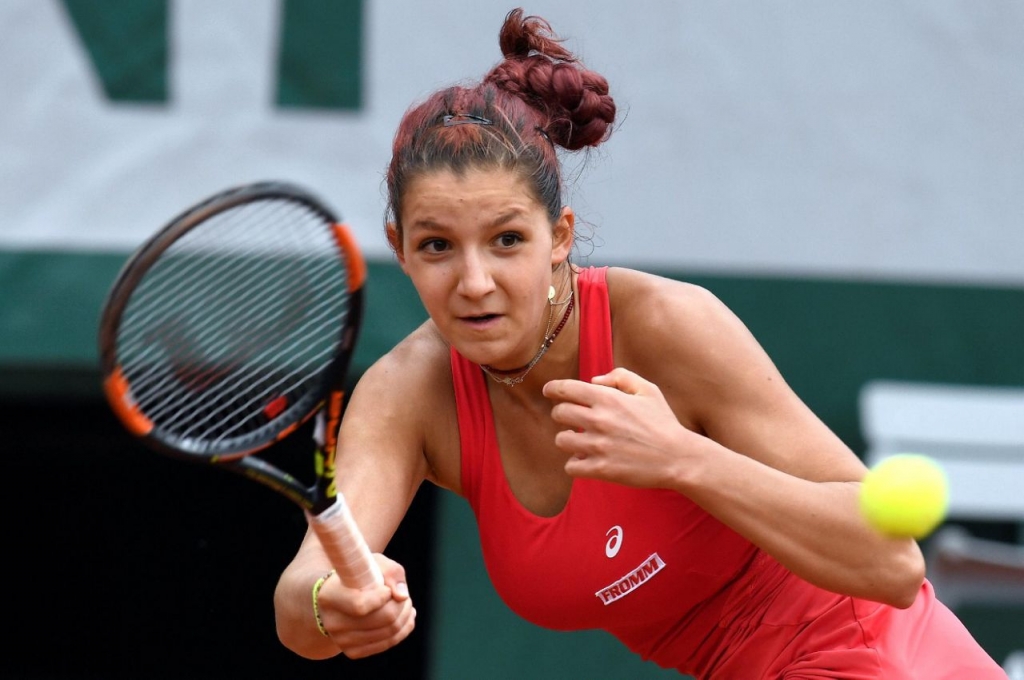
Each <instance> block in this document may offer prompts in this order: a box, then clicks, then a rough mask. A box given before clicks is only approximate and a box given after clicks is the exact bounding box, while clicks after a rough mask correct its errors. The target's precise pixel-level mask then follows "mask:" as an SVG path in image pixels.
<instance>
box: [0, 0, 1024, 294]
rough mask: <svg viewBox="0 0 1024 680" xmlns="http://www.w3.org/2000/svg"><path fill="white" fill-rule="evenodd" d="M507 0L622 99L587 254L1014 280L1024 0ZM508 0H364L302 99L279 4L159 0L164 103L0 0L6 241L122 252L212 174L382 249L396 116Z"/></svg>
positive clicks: (590, 198) (469, 69)
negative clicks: (348, 82) (341, 62)
mask: <svg viewBox="0 0 1024 680" xmlns="http://www.w3.org/2000/svg"><path fill="white" fill-rule="evenodd" d="M524 8H525V9H526V10H527V12H529V13H534V14H540V15H542V16H544V17H546V18H548V19H549V20H550V21H551V23H552V24H553V26H554V28H555V30H556V31H557V32H559V33H561V34H563V35H564V36H566V37H567V38H568V45H569V47H571V48H572V49H574V50H576V51H577V52H578V54H579V55H580V56H582V57H583V59H584V60H585V61H586V63H587V64H588V65H589V66H591V67H593V68H595V69H596V70H598V71H600V72H602V73H603V74H605V75H606V76H607V77H608V79H609V81H610V83H611V87H612V93H613V94H614V95H615V96H616V98H617V101H618V103H619V105H620V111H621V116H620V118H621V122H620V123H619V127H618V128H617V130H616V131H615V133H614V135H613V136H612V139H611V141H610V142H609V143H608V144H607V145H605V146H604V147H602V148H601V150H600V151H598V153H596V154H593V155H592V156H591V158H590V161H589V165H588V166H587V167H588V169H587V170H586V171H585V172H584V173H583V174H582V176H581V177H580V178H579V180H578V182H577V184H576V185H575V187H576V188H574V189H573V190H572V191H571V193H570V195H569V197H568V198H569V200H570V202H572V203H573V204H574V205H575V206H576V208H577V210H578V213H579V215H580V217H581V218H582V219H583V220H584V221H585V222H587V223H589V224H592V225H593V227H594V231H595V237H596V238H595V240H596V242H597V244H598V247H597V249H596V251H594V253H593V255H592V256H591V257H590V260H591V261H592V262H593V261H613V262H619V263H637V264H643V265H647V266H655V267H666V268H671V269H673V270H683V269H686V270H692V271H705V272H713V273H714V272H722V273H735V274H743V273H780V274H786V275H797V276H800V275H825V276H837V277H866V278H870V279H877V278H886V279H929V280H938V281H962V282H977V283H996V284H1008V285H1014V286H1017V285H1021V284H1024V265H1022V263H1024V125H1022V123H1021V121H1024V67H1022V64H1024V40H1021V36H1022V35H1024V5H1022V4H1021V3H1019V2H1015V1H1013V0H1003V1H992V2H985V3H963V2H954V1H953V0H941V1H931V0H914V1H907V2H899V3H893V2H889V1H888V0H870V1H864V2H828V3H809V2H799V1H797V0H792V1H789V2H785V1H784V2H772V3H765V2H761V1H760V0H736V1H733V2H714V3H711V2H698V1H696V0H693V1H688V2H679V1H676V0H661V1H654V0H637V1H634V2H621V0H591V1H585V0H537V1H536V2H534V3H533V4H532V5H530V6H525V7H524ZM508 9H510V5H509V4H508V3H507V2H497V0H474V1H471V2H467V1H465V0H462V1H460V2H454V1H451V0H436V1H434V2H429V3H423V2H388V1H384V0H379V1H373V0H367V1H366V2H365V12H364V15H363V27H362V30H363V36H364V38H363V45H364V54H363V62H362V68H363V69H364V71H363V87H364V90H363V93H362V101H363V104H362V108H361V109H360V110H358V111H331V110H305V111H304V110H296V109H281V108H276V107H275V106H274V105H273V97H272V95H271V93H272V91H273V89H274V87H275V83H274V78H275V76H274V74H275V63H276V59H277V58H278V56H279V55H278V53H277V45H278V37H279V29H280V26H279V21H280V15H281V7H280V5H279V3H278V2H277V1H276V0H215V1H210V0H172V1H171V2H170V3H169V11H170V20H169V24H168V25H169V29H170V37H169V41H170V50H169V53H170V55H171V60H170V64H169V74H168V83H169V94H168V101H167V102H165V103H153V104H131V103H124V102H113V101H110V100H108V99H107V98H106V97H105V96H104V94H103V89H102V88H101V87H100V83H99V82H98V81H97V77H96V71H95V69H94V68H93V67H92V65H91V62H90V55H89V53H88V52H87V51H86V49H85V48H84V47H83V42H82V40H81V39H80V37H79V36H78V35H77V34H76V30H75V26H74V25H73V23H72V22H71V21H70V20H69V18H68V15H67V13H66V12H65V11H64V9H63V8H62V6H61V3H60V2H57V1H56V0H0V98H2V99H0V102H2V106H0V248H7V249H37V248H42V249H52V248H58V249H67V248H74V249H87V250H97V249H98V250H112V249H113V250H120V249H129V248H132V247H134V246H135V245H137V244H138V243H139V242H141V241H142V240H143V239H144V238H145V237H146V236H147V235H148V234H149V233H151V232H152V231H153V230H154V229H156V228H157V227H159V226H160V225H161V224H163V223H164V222H165V221H166V220H168V219H169V218H171V217H172V216H174V215H175V214H177V213H178V212H179V211H180V210H181V209H182V208H184V207H185V206H186V205H187V204H189V203H190V202H192V201H194V200H197V199H199V198H201V197H204V196H205V195H207V194H210V193H212V192H214V191H217V190H220V189H222V188H225V187H227V186H231V185H235V184H239V183H242V182H245V181H249V180H255V179H284V180H289V181H294V182H298V183H301V184H304V185H307V186H308V187H309V188H311V189H313V190H314V191H316V192H317V193H319V194H321V195H322V196H323V197H324V198H326V199H327V200H328V202H330V203H332V204H333V205H334V206H335V207H336V208H337V209H338V210H339V212H341V213H342V214H343V215H344V216H345V218H346V219H347V220H348V221H349V222H350V223H351V224H352V226H353V228H354V229H355V231H356V233H357V236H358V238H359V239H360V240H361V241H362V243H363V244H364V247H365V249H366V251H367V254H368V255H369V256H371V257H381V258H386V257H388V256H389V252H388V250H387V247H386V244H385V241H384V238H383V234H382V219H383V210H384V200H383V193H382V192H383V183H382V180H383V171H384V167H385V165H386V164H387V161H388V158H389V153H390V141H391V135H392V133H393V131H394V128H395V126H396V124H397V123H398V120H399V118H400V116H401V115H402V113H403V111H404V110H405V108H406V107H407V106H408V105H409V104H410V103H411V102H412V101H413V100H415V99H418V98H419V97H421V96H423V95H425V94H427V93H428V92H430V91H432V90H433V89H435V88H437V87H439V86H441V85H444V84H449V83H453V82H455V81H460V80H463V79H466V78H471V77H478V76H481V75H483V74H484V73H485V72H486V71H487V70H488V69H489V68H490V67H491V66H492V65H493V64H494V63H495V62H496V61H497V60H498V58H499V57H500V53H499V50H498V45H497V32H498V28H499V26H500V23H501V20H502V18H503V17H504V15H505V13H506V12H507V11H508ZM574 170H575V168H574V167H570V168H569V171H570V172H569V173H568V175H569V176H570V177H569V179H570V181H571V180H572V179H573V176H574ZM584 254H585V255H586V254H587V253H586V252H584Z"/></svg>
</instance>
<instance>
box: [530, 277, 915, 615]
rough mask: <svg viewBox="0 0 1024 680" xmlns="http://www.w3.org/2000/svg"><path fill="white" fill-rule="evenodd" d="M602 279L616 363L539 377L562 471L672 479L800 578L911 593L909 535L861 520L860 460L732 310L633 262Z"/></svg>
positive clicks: (881, 594) (643, 481)
mask: <svg viewBox="0 0 1024 680" xmlns="http://www.w3.org/2000/svg"><path fill="white" fill-rule="evenodd" d="M609 289H610V292H611V293H612V313H613V323H614V328H615V331H614V341H615V352H616V361H617V363H618V365H620V366H624V367H625V368H620V369H616V370H615V371H613V372H611V373H610V374H609V375H608V376H605V377H599V378H598V379H595V381H594V382H595V383H596V384H594V385H585V384H583V383H579V382H575V383H574V382H571V381H556V383H552V384H550V385H549V387H548V394H549V396H550V397H552V398H554V399H555V400H556V402H563V405H556V408H555V410H554V411H553V416H554V417H555V418H556V420H558V419H560V418H564V419H566V420H565V421H563V422H564V424H567V425H571V426H572V427H573V430H570V431H565V432H562V433H560V434H559V446H561V447H562V448H563V449H565V450H567V451H568V452H570V453H571V454H573V458H572V459H571V460H570V461H569V463H568V465H567V466H566V469H567V471H569V472H570V474H575V475H579V476H594V477H604V478H608V479H611V480H613V481H618V482H620V483H627V484H633V485H637V486H658V487H663V488H672V489H675V490H677V491H679V492H680V493H684V494H686V495H687V496H689V497H690V498H691V499H693V500H694V501H695V502H696V503H698V504H699V505H701V507H703V508H704V509H705V510H707V511H708V512H710V513H711V514H712V515H714V516H715V517H717V518H718V519H719V520H721V521H722V522H723V523H725V524H727V525H728V526H730V527H731V528H732V529H734V530H735V531H737V532H738V533H740V534H741V535H743V536H745V537H746V538H747V539H749V540H750V541H751V542H753V543H754V544H756V545H758V546H759V547H761V548H762V549H764V550H765V551H766V552H768V553H769V554H771V555H772V556H773V557H775V558H776V559H777V560H779V561H780V562H781V563H782V564H783V565H785V566H786V567H787V568H789V569H790V570H792V571H793V572H794V573H796V574H798V575H799V576H801V577H802V578H804V579H806V580H808V581H810V582H812V583H814V584H816V585H818V586H820V587H823V588H827V589H829V590H832V591H835V592H841V593H845V594H850V595H854V596H859V597H865V598H869V599H873V600H878V601H882V602H887V603H890V604H894V605H896V606H909V605H910V604H911V603H912V602H913V600H914V598H915V596H916V594H917V592H918V590H919V588H920V584H921V580H922V579H923V577H924V560H923V557H922V555H921V551H920V549H919V547H918V546H917V544H916V543H915V542H914V541H913V540H912V539H893V538H888V537H885V536H883V535H881V534H879V533H878V532H876V531H874V530H872V529H871V528H870V527H869V525H868V524H867V523H866V522H865V521H864V519H863V517H862V516H861V514H860V512H859V509H858V492H859V487H860V480H861V479H862V478H863V476H864V473H865V471H866V470H865V468H864V465H863V464H862V463H861V461H860V460H859V459H858V458H857V456H856V455H855V454H854V453H853V452H852V451H851V450H850V449H849V447H848V446H846V445H845V444H844V443H843V442H842V440H840V439H839V437H838V436H836V435H835V434H834V433H833V432H832V431H831V430H830V429H829V428H828V427H827V426H826V425H825V424H824V423H823V422H822V421H821V420H820V419H819V418H818V417H817V416H816V415H815V414H814V413H813V412H812V411H811V410H810V409H809V408H808V407H807V406H806V405H805V404H804V403H803V401H802V400H801V399H800V398H799V397H798V396H797V395H796V394H795V393H794V391H793V390H792V389H791V388H790V387H789V386H788V384H787V383H786V381H785V380H784V379H783V377H782V375H781V374H780V372H779V371H778V369H777V368H776V366H775V365H774V363H773V362H772V361H771V359H770V358H769V357H768V355H767V354H766V352H765V351H764V350H763V349H762V347H761V346H760V344H759V343H758V342H757V341H756V339H755V338H754V337H753V335H752V334H751V333H750V331H749V330H748V329H747V328H746V326H745V325H744V324H743V323H742V322H741V321H740V320H739V319H738V318H737V317H736V315H735V314H733V313H732V312H731V311H730V310H729V309H728V308H727V307H726V306H725V305H724V304H723V303H722V302H721V301H720V300H718V299H717V298H716V297H715V296H714V295H713V294H711V293H710V292H709V291H707V290H704V289H702V288H699V287H697V286H693V285H689V284H684V283H680V282H675V281H670V280H666V279H661V278H658V277H652V276H649V275H644V274H640V273H637V272H629V271H625V270H612V273H610V278H609ZM627 369H628V370H627ZM641 376H643V377H641Z"/></svg>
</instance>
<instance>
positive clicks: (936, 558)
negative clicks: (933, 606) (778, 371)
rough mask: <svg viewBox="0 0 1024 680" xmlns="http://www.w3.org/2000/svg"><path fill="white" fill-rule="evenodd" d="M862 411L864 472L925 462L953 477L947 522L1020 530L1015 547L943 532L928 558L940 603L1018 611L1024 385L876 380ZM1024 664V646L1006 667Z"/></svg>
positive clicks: (1023, 530) (1022, 594)
mask: <svg viewBox="0 0 1024 680" xmlns="http://www.w3.org/2000/svg"><path fill="white" fill-rule="evenodd" d="M859 407H860V418H861V431H862V433H863V435H864V438H865V440H866V442H867V450H866V451H865V456H864V462H865V464H867V465H868V466H869V467H873V466H874V465H877V464H878V463H879V462H880V461H882V460H884V459H885V458H887V457H889V456H892V455H895V454H898V453H919V454H924V455H928V456H931V457H932V458H934V459H935V460H936V461H937V462H938V463H939V464H940V465H941V466H942V467H943V469H945V471H946V474H947V475H948V477H949V484H950V494H949V511H948V514H947V519H949V520H967V521H981V522H1000V523H1002V522H1011V523H1016V524H1017V527H1018V540H1017V543H1015V544H1014V543H1006V542H1002V541H993V540H989V539H984V538H978V537H975V536H972V535H971V534H970V533H969V532H968V531H966V530H965V529H964V528H963V527H961V526H957V525H956V524H944V525H943V526H942V527H940V529H939V530H938V531H937V532H936V533H935V534H934V535H933V536H932V537H931V538H930V539H929V540H928V542H927V550H926V553H925V559H926V560H927V562H928V579H929V580H930V581H931V583H932V585H933V586H934V587H935V592H936V594H937V595H938V596H939V598H940V599H941V600H942V601H943V602H944V603H945V604H946V605H947V606H948V607H950V608H952V609H955V608H956V607H958V606H959V605H961V604H964V603H967V602H971V603H981V604H998V605H1006V604H1012V605H1024V388H1006V387H984V386H963V385H946V384H932V383H916V382H899V381H872V382H869V383H867V384H865V385H864V387H863V388H862V390H861V393H860V403H859ZM1022 663H1024V649H1022V650H1019V651H1015V652H1013V653H1012V654H1011V655H1010V657H1009V658H1008V659H1007V660H1006V668H1007V669H1010V668H1012V669H1013V670H1014V673H1020V672H1021V669H1020V668H1019V666H1020V665H1021V664H1022ZM1008 673H1009V670H1008Z"/></svg>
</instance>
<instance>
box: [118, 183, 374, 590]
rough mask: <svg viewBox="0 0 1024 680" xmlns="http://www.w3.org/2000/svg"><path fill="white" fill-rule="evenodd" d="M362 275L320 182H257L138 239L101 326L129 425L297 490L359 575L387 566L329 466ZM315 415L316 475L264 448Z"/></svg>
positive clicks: (352, 574) (324, 535)
mask: <svg viewBox="0 0 1024 680" xmlns="http://www.w3.org/2000/svg"><path fill="white" fill-rule="evenodd" d="M365 279H366V264H365V262H364V260H363V258H362V255H361V254H360V252H359V248H358V246H357V244H356V241H355V239H354V238H353V236H352V234H351V232H350V231H349V230H348V228H347V227H346V226H345V225H344V224H342V223H341V222H340V220H339V219H338V218H337V217H336V216H335V215H334V213H332V212H331V210H330V209H329V208H328V207H327V206H325V205H324V204H323V203H322V202H321V201H320V200H319V199H318V198H317V197H315V196H313V195H312V194H310V193H308V192H307V191H305V190H303V189H302V188H300V187H297V186H295V185H291V184H287V183H282V182H260V183H254V184H247V185H244V186H240V187H236V188H232V189H229V190H227V191H223V192H221V193H218V194H216V195H214V196H212V197H210V198H208V199H206V200H204V201H202V202H201V203H198V204H197V205H195V206H193V207H191V208H189V209H188V210H186V211H185V212H183V213H182V214H181V215H179V216H178V217H176V218H175V219H173V220H171V222H170V223H169V224H167V225H166V226H164V227H163V228H162V229H160V230H159V231H158V232H157V233H155V234H154V235H153V236H152V237H151V238H150V239H149V240H148V241H146V242H145V243H143V244H142V246H140V247H139V249H138V250H137V251H136V252H135V253H133V254H132V255H131V257H130V258H129V259H128V261H127V262H126V263H125V265H124V266H123V268H122V269H121V271H120V273H119V274H118V277H117V279H116V280H115V281H114V285H113V286H112V288H111V290H110V292H109V293H108V295H107V298H106V300H105V302H104V305H103V309H102V314H101V317H100V327H99V349H100V361H101V368H102V374H103V388H104V392H105V393H106V396H107V399H108V401H109V402H110V406H111V408H112V410H113V411H114V413H115V414H116V415H117V417H118V418H119V419H120V421H121V423H122V424H123V425H124V426H125V427H126V428H127V429H128V431H130V432H131V433H133V434H134V435H136V436H137V437H139V438H140V439H141V440H142V441H143V442H145V443H146V444H148V445H150V446H151V447H153V448H154V449H155V450H157V451H159V452H160V453H164V454H167V455H169V456H172V457H175V458H178V459H182V460H188V461H192V462H200V463H208V464H212V465H215V466H218V467H222V468H227V469H229V470H232V471H233V472H237V473H239V474H241V475H244V476H245V477H248V478H250V479H253V480H256V481H258V482H261V483H262V484H264V485H266V486H268V487H270V488H271V489H273V490H275V491H277V492H278V493H280V494H282V495H284V496H285V497H287V498H290V499H291V500H292V501H294V502H295V503H297V504H298V505H299V506H301V507H302V508H303V510H304V511H305V514H306V518H307V519H308V521H309V524H310V526H311V527H312V528H313V530H314V531H315V532H316V534H317V536H318V537H319V539H320V542H321V543H322V544H323V547H324V550H325V551H326V552H327V555H328V557H329V559H330V561H331V563H332V566H333V567H334V568H335V569H336V570H337V573H338V575H339V576H340V577H341V579H342V581H343V582H344V583H345V584H346V585H347V586H349V587H355V588H363V587H367V586H370V585H374V584H382V583H383V582H384V580H383V577H382V576H381V572H380V569H379V568H378V566H377V563H376V561H375V560H374V558H373V555H372V553H371V552H370V550H369V548H368V546H367V545H366V541H365V540H364V539H363V537H362V534H360V532H359V529H358V527H357V526H356V524H355V521H354V520H353V518H352V514H351V512H350V511H349V508H348V505H347V504H346V503H345V499H344V497H343V496H342V495H341V494H340V493H339V492H338V490H337V487H336V485H335V477H334V455H335V445H336V443H337V442H336V438H337V431H338V426H339V424H340V420H341V412H342V405H343V399H344V385H343V382H344V378H345V373H346V371H347V369H348V364H349V361H350V359H351V357H352V352H353V349H354V346H355V341H356V336H357V335H358V331H359V325H360V322H361V314H362V302H363V284H364V281H365ZM311 418H315V419H316V421H315V423H314V424H315V428H314V429H315V436H314V440H315V442H316V447H315V452H314V456H313V465H312V468H313V469H312V470H311V471H307V473H308V474H306V475H305V477H306V478H312V480H313V481H312V482H311V483H310V484H306V483H304V482H303V481H300V476H302V475H300V474H299V473H297V472H296V473H295V474H293V473H290V472H287V471H285V470H283V469H282V468H281V467H279V465H278V464H276V463H274V462H271V460H270V458H271V457H270V456H268V455H263V456H262V457H261V452H266V450H267V449H268V447H270V446H271V445H272V444H274V443H276V442H278V441H280V440H282V439H284V438H285V437H287V436H288V435H290V434H291V433H293V432H295V431H296V429H298V428H299V426H300V425H302V424H304V423H307V422H309V421H310V419H311Z"/></svg>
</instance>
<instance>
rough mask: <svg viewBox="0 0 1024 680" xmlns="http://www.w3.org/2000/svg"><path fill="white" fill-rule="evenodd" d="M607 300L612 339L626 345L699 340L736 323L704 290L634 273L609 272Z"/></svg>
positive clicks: (729, 313)
mask: <svg viewBox="0 0 1024 680" xmlns="http://www.w3.org/2000/svg"><path fill="white" fill-rule="evenodd" d="M608 296H609V300H610V304H611V311H612V319H613V325H614V327H615V329H616V337H620V336H621V337H622V339H623V340H627V341H628V340H635V341H636V342H643V340H644V339H645V338H646V339H650V340H655V339H658V338H661V337H670V338H676V339H680V338H691V339H700V338H701V336H713V335H715V334H717V333H718V332H720V331H721V330H723V329H725V328H730V327H734V326H735V325H736V324H737V322H738V319H737V318H736V316H735V314H733V312H732V311H731V310H730V309H729V308H728V307H727V306H726V305H725V304H724V303H723V302H722V301H721V300H720V299H719V298H718V297H717V296H716V295H715V294H714V293H712V292H711V291H710V290H708V289H707V288H704V287H702V286H698V285H696V284H693V283H689V282H686V281H679V280H675V279H670V278H667V277H664V276H659V275H657V274H651V273H648V272H643V271H638V270H636V269H627V268H621V267H613V268H609V270H608Z"/></svg>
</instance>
